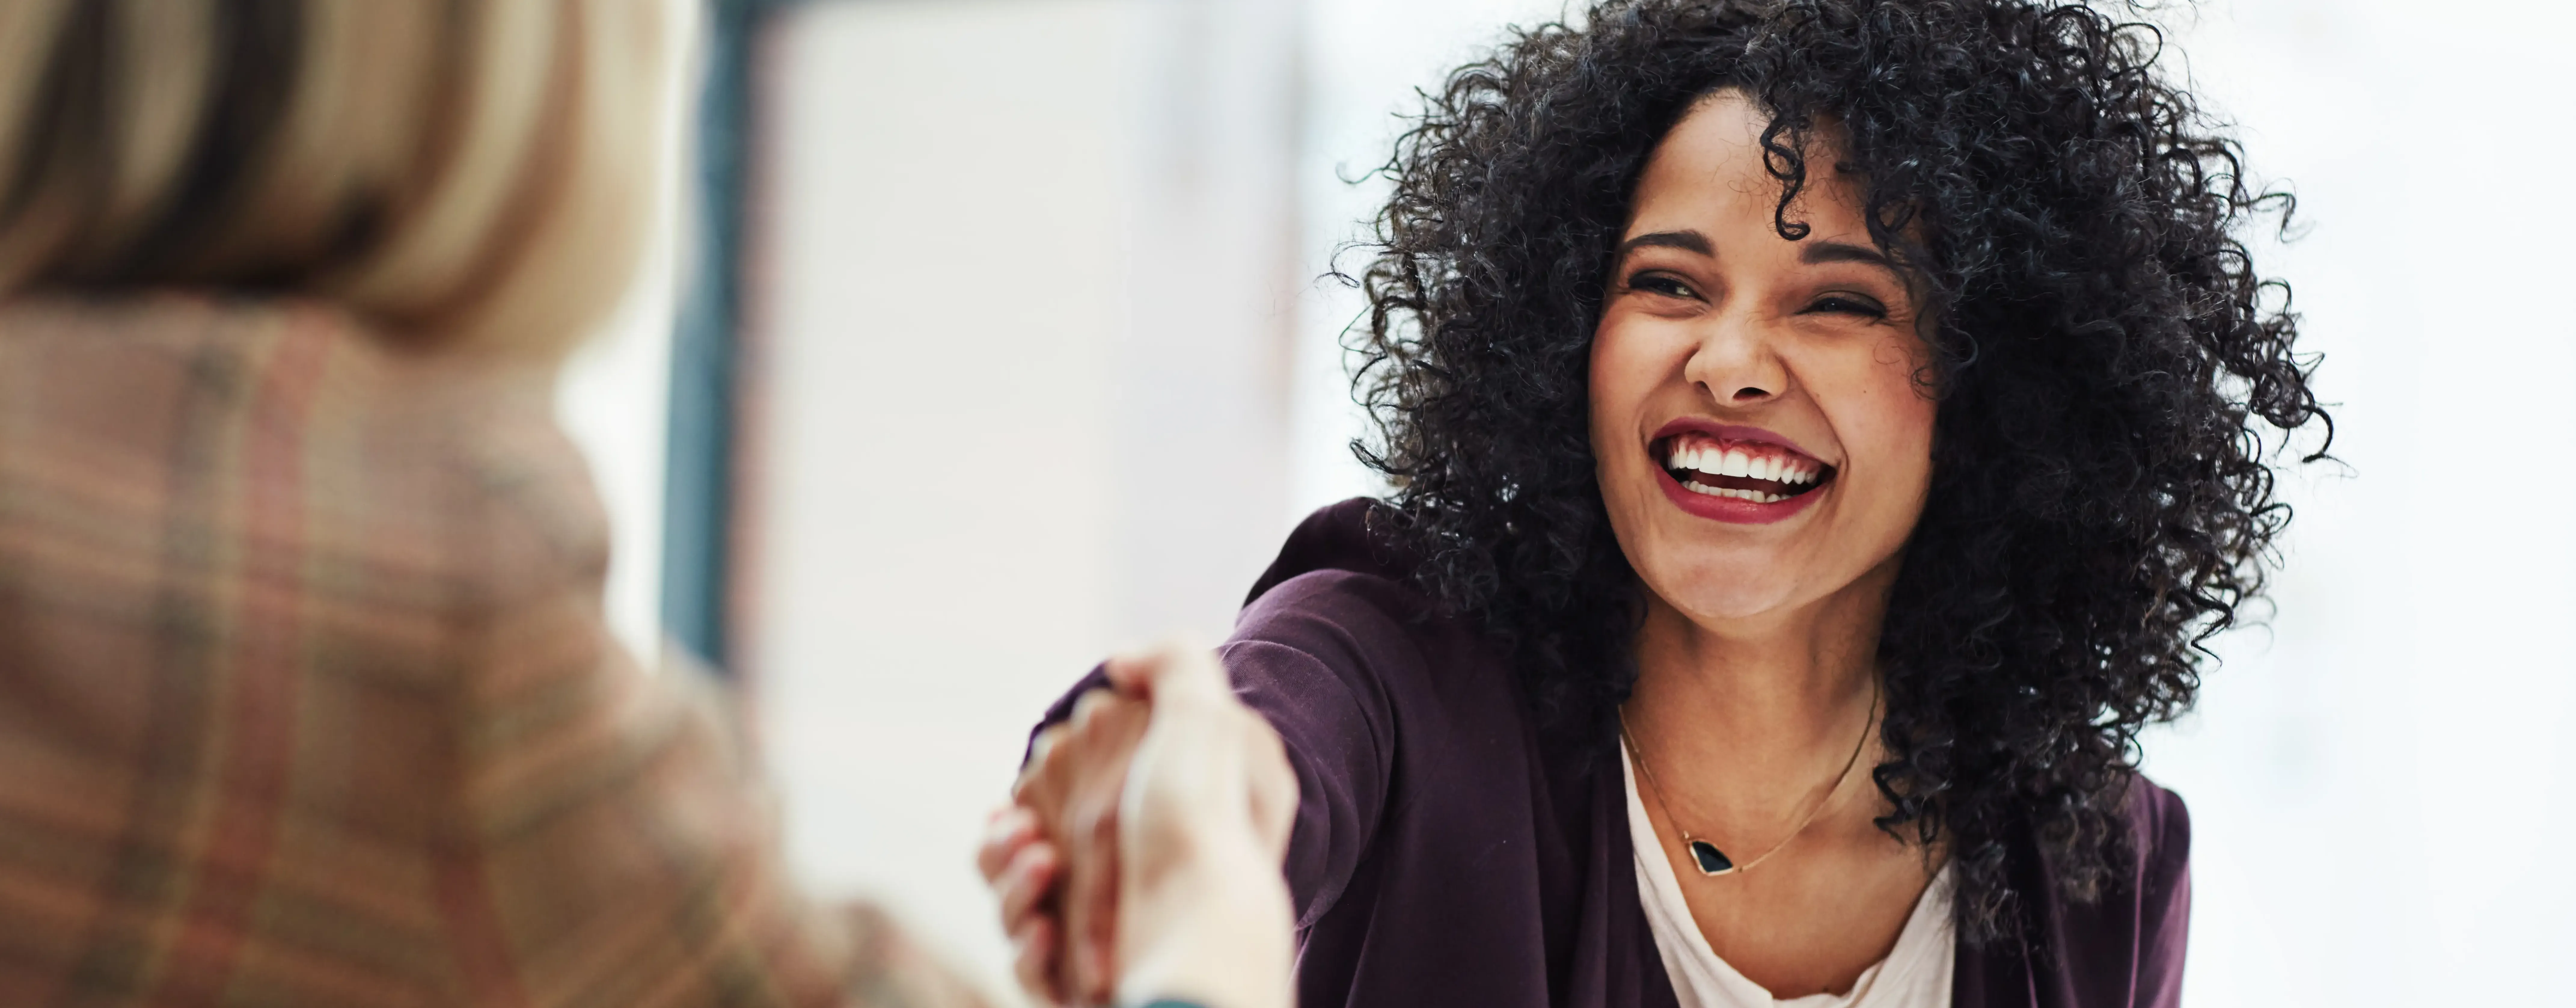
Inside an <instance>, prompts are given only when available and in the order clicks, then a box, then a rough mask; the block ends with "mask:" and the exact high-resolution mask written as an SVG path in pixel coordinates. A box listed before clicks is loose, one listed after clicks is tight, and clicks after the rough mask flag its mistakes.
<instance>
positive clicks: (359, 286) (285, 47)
mask: <svg viewBox="0 0 2576 1008" xmlns="http://www.w3.org/2000/svg"><path fill="white" fill-rule="evenodd" d="M666 2H667V0H0V294H16V293H20V292H26V291H33V290H69V291H81V292H122V291H132V290H141V289H148V288H159V287H189V288H199V289H207V288H212V289H218V290H228V291H243V290H246V291H258V292H269V293H276V294H282V295H291V296H303V297H316V298H321V299H325V300H329V301H332V302H336V303H338V304H340V305H342V306H343V307H345V308H347V309H349V310H350V311H352V312H354V313H355V314H357V315H358V316H360V317H361V318H363V319H365V320H367V321H368V322H370V323H371V324H373V325H375V326H377V327H379V328H381V329H383V330H384V331H386V332H387V333H390V334H392V335H394V336H395V337H396V338H399V339H405V340H410V341H416V342H421V343H439V344H451V343H468V344H480V345H485V346H494V347H503V348H509V349H520V350H538V351H541V352H554V351H560V350H561V349H563V348H564V347H566V346H569V345H570V344H571V343H572V342H573V341H575V340H577V339H579V338H580V337H581V336H582V335H584V334H586V333H587V332H588V330H589V328H590V327H591V326H593V325H595V324H596V323H597V322H598V321H599V319H600V317H601V316H602V315H604V314H605V312H606V310H607V309H608V308H609V307H611V306H612V305H613V303H614V301H615V300H616V299H617V298H618V297H619V296H620V295H621V294H622V293H623V292H624V291H625V289H626V287H627V285H628V282H629V281H630V280H631V279H632V274H633V272H634V269H635V265H636V257H637V252H638V249H639V247H640V246H641V245H642V243H643V239H644V237H645V235H644V230H645V229H646V228H647V227H648V226H649V225H650V223H651V220H652V214H651V208H652V203H651V200H652V198H653V196H654V194H655V192H656V191H657V188H658V182H659V180H658V177H657V176H658V172H657V168H658V165H659V162H660V160H661V158H660V157H659V154H660V145H659V143H658V142H657V140H658V139H659V137H660V136H661V132H660V127H661V126H662V125H663V124H662V122H661V120H662V103H661V101H660V98H661V95H662V93H663V92H662V87H661V85H662V81H663V78H664V75H665V74H667V73H668V72H669V64H670V62H671V60H670V52H669V50H670V49H671V47H672V40H671V39H670V38H669V34H670V31H671V26H670V24H669V23H668V22H669V21H670V20H671V19H670V18H669V17H668V16H667V11H666V9H665V3H666Z"/></svg>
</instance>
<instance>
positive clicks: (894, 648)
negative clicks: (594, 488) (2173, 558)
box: [739, 0, 1295, 978]
mask: <svg viewBox="0 0 2576 1008" xmlns="http://www.w3.org/2000/svg"><path fill="white" fill-rule="evenodd" d="M1288 9H1289V8H1287V7H1285V6H1284V5H1279V4H1263V3H1248V4H1247V3H1234V4H1205V3H1194V2H1166V0H978V2H972V3H960V2H947V0H941V2H930V0H909V2H908V0H883V2H868V3H838V4H835V3H818V4H811V5H807V6H804V7H800V8H797V9H795V10H793V11H792V12H790V13H788V14H785V15H783V16H782V17H781V19H780V22H779V23H778V24H777V25H776V29H775V33H774V34H773V35H772V36H771V37H770V38H769V39H768V40H767V43H768V47H767V48H766V49H765V50H764V51H763V54H762V57H761V61H760V65H761V66H762V67H763V68H764V73H765V75H766V77H765V79H764V81H763V82H762V93H763V94H765V95H768V96H770V97H769V98H768V99H766V100H765V102H764V106H763V111H762V120H761V122H760V123H759V124H758V125H759V133H760V135H761V136H762V137H764V138H765V139H764V140H763V141H762V142H761V144H760V149H759V150H758V152H757V153H758V158H757V161H756V163H757V164H758V165H760V166H761V167H760V168H759V169H758V170H759V172H760V173H761V177H760V178H759V180H758V181H757V182H756V183H755V188H756V190H757V192H758V193H759V196H758V198H757V201H756V202H757V205H758V206H760V207H762V208H763V209H761V210H760V211H759V212H758V213H757V214H756V216H755V219H754V221H753V223H752V227H751V232H752V233H751V236H750V238H749V240H748V241H749V245H750V255H751V257H752V266H753V268H752V273H751V275H752V277H753V280H752V281H751V283H750V285H749V289H748V290H747V291H746V296H747V298H748V300H749V304H750V305H751V311H752V318H751V320H750V329H749V333H748V338H749V339H750V341H751V343H750V346H751V356H750V357H749V358H748V363H749V366H750V367H751V368H753V369H754V373H755V374H757V375H758V376H759V380H760V381H761V382H762V383H763V385H764V388H763V391H762V392H761V393H760V394H759V395H757V396H756V397H755V399H754V401H753V403H752V406H751V414H750V422H751V424H752V428H751V430H752V435H751V436H752V437H753V438H754V441H753V443H752V446H751V447H750V448H749V450H750V451H751V452H752V453H753V455H752V460H753V461H752V468H753V471H754V474H755V475H754V476H753V478H752V481H751V484H750V486H749V494H750V495H749V496H748V497H747V498H746V499H745V504H744V507H745V509H746V510H745V514H746V517H747V519H748V520H749V522H750V523H751V524H750V526H749V527H750V528H751V529H753V530H754V531H755V540H754V541H753V542H752V543H751V544H750V549H749V550H748V552H747V553H746V557H747V561H748V567H747V571H748V573H747V575H746V577H745V580H744V583H743V587H744V589H745V590H747V591H748V592H749V593H750V594H749V596H748V600H749V603H750V604H749V605H748V607H747V610H748V612H749V613H750V617H749V619H748V624H747V626H745V627H744V628H743V631H742V633H741V634H740V635H739V639H740V640H741V641H742V642H743V644H744V645H745V647H746V649H747V652H748V657H747V660H746V661H745V662H744V663H743V664H744V665H745V667H746V670H747V672H748V674H749V675H750V676H751V679H752V682H753V684H754V687H755V689H756V692H757V694H758V701H759V710H760V712H761V715H762V722H763V729H764V733H765V739H764V741H765V751H766V753H767V756H768V758H769V761H770V764H771V766H772V767H773V768H774V770H775V771H776V773H777V775H778V777H779V779H780V782H781V784H782V785H783V788H784V791H785V797H786V799H787V808H788V816H789V823H788V825H789V833H788V835H789V844H790V853H791V855H792V857H793V858H794V860H795V861H796V863H797V864H798V866H799V867H800V869H801V870H803V871H804V872H805V873H806V874H807V875H808V876H809V877H810V878H811V879H813V880H814V881H815V882H816V883H817V884H818V885H819V886H820V887H822V888H823V889H824V890H825V891H827V892H832V893H853V892H865V893H870V894H874V895H876V896H878V897H880V898H884V899H886V900H888V901H890V902H891V903H893V904H894V905H895V906H897V907H898V908H900V909H902V910H904V911H906V912H908V913H909V915H910V916H911V917H912V918H913V919H914V920H915V921H916V922H918V923H919V924H920V926H921V927H923V928H924V930H925V931H926V932H927V933H928V934H929V935H930V936H931V937H932V938H933V939H934V940H936V941H938V942H940V943H942V944H944V945H946V946H947V947H949V948H950V949H952V950H956V951H958V952H960V953H962V954H964V955H966V956H968V957H969V958H971V959H972V960H974V961H975V962H977V963H978V964H980V965H981V966H983V967H984V968H985V969H987V970H988V971H989V974H990V975H991V976H993V977H995V978H1000V977H1003V976H1005V975H1007V971H1006V966H1007V962H1008V958H1007V956H1008V953H1007V949H1006V948H1005V946H1004V943H1003V940H1002V936H1001V935H1000V933H999V929H998V927H997V926H996V924H995V918H994V914H993V909H992V905H991V903H990V901H989V899H988V898H987V897H986V895H985V892H984V889H983V886H982V883H981V881H980V879H978V878H977V877H976V876H975V875H974V872H973V869H972V866H971V864H970V858H971V854H972V850H973V844H974V840H975V838H976V837H977V835H978V831H979V830H980V828H981V825H982V819H983V815H984V813H985V812H986V811H987V810H989V809H990V808H992V807H994V806H995V805H997V804H998V803H1000V802H1001V801H1002V800H1004V798H1005V797H1006V794H1007V789H1008V785H1009V783H1010V780H1011V777H1012V775H1013V773H1014V771H1015V769H1016V766H1017V764H1018V755H1019V752H1020V747H1021V743H1022V740H1023V739H1024V738H1025V737H1026V734H1027V731H1028V728H1029V726H1030V724H1031V722H1032V721H1033V720H1034V719H1035V717H1036V716H1037V714H1038V713H1039V712H1040V711H1041V710H1042V709H1043V708H1044V706H1045V705H1046V703H1047V702H1048V701H1049V700H1050V699H1052V698H1053V697H1054V696H1055V695H1056V694H1058V693H1060V692H1061V691H1063V690H1064V689H1065V688H1067V687H1069V686H1070V685H1071V684H1072V682H1073V681H1074V679H1075V678H1076V677H1077V676H1079V675H1080V674H1081V673H1082V672H1083V671H1084V670H1085V669H1087V668H1089V667H1090V666H1091V665H1092V664H1093V663H1095V662H1096V661H1098V660H1099V659H1100V658H1101V657H1103V656H1104V655H1105V654H1106V653H1107V652H1108V651H1109V650H1110V649H1111V648H1113V647H1115V646H1119V645H1123V644H1133V643H1141V642H1143V640H1144V639H1146V638H1147V637H1149V636H1151V635H1154V634H1158V633H1162V632H1168V631H1170V630H1174V629H1186V630H1192V631H1196V632H1197V633H1199V634H1200V635H1201V636H1203V637H1208V638H1213V637H1215V636H1217V635H1219V634H1221V633H1222V632H1223V631H1224V629H1225V628H1226V627H1227V626H1228V625H1229V624H1230V623H1231V617H1232V613H1233V610H1234V607H1235V605H1236V603H1237V601H1238V600H1239V599H1240V598H1241V595H1242V592H1243V591H1244V589H1245V588H1246V587H1247V586H1248V585H1249V584H1250V582H1251V580H1252V578H1253V576H1254V575H1255V574H1257V573H1258V572H1259V570H1260V569H1261V567H1262V566H1263V565H1264V564H1265V563H1266V562H1267V561H1268V559H1269V556H1270V553H1271V551H1272V550H1273V549H1275V547H1276V536H1277V533H1278V529H1279V526H1280V524H1281V521H1282V519H1281V517H1280V511H1281V509H1282V507H1283V506H1284V503H1285V491H1284V489H1283V488H1284V486H1285V483H1286V478H1285V475H1284V473H1285V467H1284V464H1283V460H1284V457H1285V448H1284V438H1285V404H1286V401H1287V397H1288V392H1287V389H1286V387H1285V383H1284V382H1283V381H1282V380H1281V378H1280V376H1281V374H1282V368H1281V366H1280V363H1279V362H1280V360H1281V359H1282V358H1284V357H1285V355H1286V353H1287V346H1286V341H1287V338H1288V333H1289V332H1290V329H1289V328H1288V326H1289V319H1290V315H1289V309H1290V308H1291V306H1292V304H1293V298H1292V293H1291V291H1292V284H1291V283H1290V282H1289V281H1288V279H1287V278H1288V277H1289V275H1290V270H1291V266H1292V265H1293V262H1294V256H1295V246H1294V244H1293V241H1294V239H1293V225H1294V203H1293V197H1292V193H1291V191H1290V190H1289V189H1288V187H1287V178H1288V154H1287V151H1288V150H1289V148H1290V146H1291V144H1293V142H1294V133H1293V132H1292V125H1291V120H1290V118H1289V116H1290V114H1291V113H1292V111H1293V108H1292V99H1293V95H1292V94H1291V93H1290V91H1289V89H1288V81H1289V76H1288V75H1289V73H1290V72H1291V71H1292V70H1293V67H1292V65H1291V64H1290V63H1289V54H1290V52H1292V50H1288V49H1283V48H1280V47H1278V45H1277V43H1276V36H1275V33H1276V31H1277V30H1279V29H1281V28H1283V27H1285V28H1288V29H1292V30H1293V28H1294V22H1293V19H1290V18H1287V17H1284V16H1283V14H1282V12H1284V11H1286V10H1288Z"/></svg>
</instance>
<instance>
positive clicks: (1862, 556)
mask: <svg viewBox="0 0 2576 1008" xmlns="http://www.w3.org/2000/svg"><path fill="white" fill-rule="evenodd" d="M1764 125H1765V121H1764V119H1763V117H1762V116H1761V114H1760V113H1759V111H1758V110H1756V109H1755V108H1754V107H1753V105H1752V104H1751V103H1750V102H1749V101H1747V100H1746V99H1745V98H1744V97H1743V96H1742V95H1741V94H1740V93H1737V92H1733V91H1727V92H1720V93H1718V94H1717V95H1715V96H1712V97H1710V98H1708V99H1706V100H1703V101H1702V102H1700V104H1699V105H1698V106H1697V107H1696V108H1695V109H1693V110H1692V112H1691V113H1690V115H1689V116H1688V117H1687V118H1685V119H1683V120H1682V122H1681V124H1680V125H1679V126H1676V127H1675V128H1674V129H1673V132H1672V134H1671V135H1670V136H1668V137H1666V138H1665V139H1664V141H1663V144H1662V146H1660V147H1659V148H1657V149H1656V151H1655V154H1654V156H1653V158H1652V159H1651V160H1650V162H1649V163H1648V165H1647V167H1646V171H1645V175H1644V177H1643V178H1642V179H1641V180H1640V181H1639V183H1638V186H1637V195H1636V203H1635V205H1634V207H1632V208H1631V212H1630V216H1629V222H1628V228H1627V231H1626V233H1625V234H1624V235H1623V236H1622V239H1621V244H1620V248H1619V256H1618V260H1617V263H1616V266H1615V267H1614V269H1613V271H1612V272H1611V274H1610V289H1609V291H1608V298H1607V301H1606V305H1605V307H1604V309H1603V311H1602V314H1601V325H1600V328H1599V330H1598V331H1597V332H1596V333H1595V334H1594V337H1593V343H1592V375H1591V382H1592V449H1593V453H1594V456H1595V458H1596V460H1597V464H1598V466H1599V472H1600V480H1601V496H1602V498H1603V500H1604V501H1605V502H1606V503H1607V504H1608V506H1609V512H1610V523H1611V527H1612V528H1613V530H1614V531H1615V532H1616V533H1617V535H1618V537H1619V546H1620V548H1621V549H1622V550H1623V551H1624V552H1625V553H1626V554H1627V557H1628V562H1629V563H1630V565H1632V566H1633V567H1635V568H1636V570H1637V572H1638V574H1639V575H1640V576H1641V577H1643V578H1644V580H1645V583H1646V587H1647V588H1648V589H1649V590H1651V591H1652V592H1653V593H1654V594H1655V596H1656V597H1657V598H1659V599H1660V600H1662V602H1663V603H1664V604H1666V605H1669V606H1671V607H1672V608H1674V609H1677V610H1679V611H1680V612H1681V613H1682V614H1684V615H1686V616H1688V617H1690V618H1691V620H1692V621H1693V622H1695V623H1698V624H1701V625H1702V626H1710V627H1716V626H1721V625H1725V624H1730V623H1742V622H1745V621H1757V620H1763V619H1764V618H1766V617H1780V616H1787V615H1789V614H1792V613H1795V612H1797V611H1800V610H1802V609H1804V608H1806V607H1808V606H1810V605H1811V604H1813V603H1816V602H1818V601H1820V600H1824V599H1826V598H1828V597H1831V596H1834V595H1836V593H1838V592H1842V591H1843V590H1844V589H1846V588H1850V587H1852V586H1853V585H1854V584H1856V583H1859V582H1861V581H1863V579H1864V578H1869V581H1870V584H1872V585H1875V586H1879V587H1882V588H1883V586H1884V584H1885V583H1886V580H1885V578H1884V577H1871V575H1873V574H1878V575H1892V574H1893V573H1894V571H1895V564H1896V555H1897V551H1898V549H1899V548H1900V547H1902V546H1903V545H1904V542H1905V538H1906V536H1907V535H1908V534H1910V533H1911V532H1912V531H1913V528H1914V522H1915V518H1916V517H1917V516H1918V515H1920V514H1921V513H1922V510H1923V498H1924V493H1925V489H1926V487H1927V486H1928V485H1929V484H1930V482H1931V475H1932V426H1933V413H1934V403H1933V401H1932V400H1931V398H1930V397H1929V396H1928V395H1927V394H1926V393H1925V392H1924V391H1923V390H1922V389H1921V388H1920V387H1919V386H1918V384H1917V380H1916V376H1917V374H1918V372H1919V370H1920V368H1921V366H1922V364H1923V363H1924V361H1925V356H1924V353H1925V344H1924V340H1923V338H1922V335H1921V333H1920V331H1919V329H1918V321H1917V316H1916V312H1915V304H1914V298H1913V296H1912V294H1911V292H1910V289H1909V285H1908V284H1907V283H1906V281H1905V278H1904V277H1903V276H1902V275H1900V274H1899V273H1898V272H1897V270H1896V269H1895V268H1894V267H1893V266H1892V265H1890V264H1889V262H1888V261H1887V259H1886V257H1885V256H1884V255H1882V254H1881V253H1880V252H1879V251H1878V250H1877V248H1876V247H1875V246H1874V245H1873V244H1872V243H1871V241H1870V239H1869V232H1868V229H1867V227H1866V226H1865V225H1864V224H1863V221H1862V216H1861V209H1860V204H1859V199H1860V194H1859V191H1858V180H1855V179H1847V178H1842V177H1840V176H1837V175H1835V174H1833V170H1832V167H1831V166H1832V165H1833V164H1834V162H1835V158H1834V157H1833V156H1832V154H1833V151H1832V150H1830V149H1829V148H1828V147H1827V146H1826V145H1824V144H1823V143H1821V142H1819V143H1817V144H1815V145H1814V149H1812V150H1810V152H1809V156H1808V158H1807V163H1808V165H1809V169H1810V179H1809V185H1808V187H1807V189H1806V191H1805V194H1804V195H1803V196H1802V197H1801V198H1800V200H1799V202H1798V203H1797V204H1795V205H1793V206H1792V207H1791V210H1790V214H1789V219H1791V220H1793V221H1804V222H1805V223H1807V224H1808V225H1810V226H1811V227H1812V229H1813V230H1811V231H1810V232H1809V233H1808V234H1807V236H1806V238H1805V239H1804V240H1801V241H1790V240H1787V239H1785V238H1782V237H1781V236H1780V234H1779V232H1778V231H1777V230H1776V229H1775V228H1774V227H1773V223H1772V214H1773V211H1774V209H1775V208H1776V207H1777V204H1778V202H1779V194H1780V183H1779V182H1778V180H1776V179H1774V178H1773V177H1772V176H1771V175H1770V174H1769V173H1768V172H1766V171H1764V169H1763V159H1762V151H1761V146H1760V137H1761V134H1762V129H1763V127H1764Z"/></svg>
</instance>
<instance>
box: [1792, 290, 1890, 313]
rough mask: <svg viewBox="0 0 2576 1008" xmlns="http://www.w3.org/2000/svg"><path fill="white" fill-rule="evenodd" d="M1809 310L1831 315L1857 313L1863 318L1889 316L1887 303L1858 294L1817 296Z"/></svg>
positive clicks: (1808, 307)
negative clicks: (1882, 303) (1880, 302)
mask: <svg viewBox="0 0 2576 1008" xmlns="http://www.w3.org/2000/svg"><path fill="white" fill-rule="evenodd" d="M1807 310H1808V311H1809V312H1822V313H1825V314H1829V315H1855V316H1859V317H1861V318H1870V319H1883V318H1886V317H1887V307H1886V306H1885V305H1881V304H1879V303H1878V302H1877V301H1874V300H1871V299H1869V298H1865V297H1862V296H1860V295H1857V294H1827V295H1825V296H1824V297H1820V298H1817V299H1816V303H1814V304H1812V305H1808V306H1807Z"/></svg>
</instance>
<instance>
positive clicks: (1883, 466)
mask: <svg viewBox="0 0 2576 1008" xmlns="http://www.w3.org/2000/svg"><path fill="white" fill-rule="evenodd" d="M1926 363H1927V362H1926V360H1925V358H1924V349H1923V345H1922V343H1921V342H1920V341H1918V340H1913V339H1890V340H1887V341H1885V342H1883V343H1881V344H1879V345H1878V346H1876V347H1874V348H1872V352H1871V354H1870V358H1869V361H1868V362H1867V364H1866V365H1865V366H1864V367H1862V368H1859V369H1857V371H1858V373H1857V374H1855V375H1854V376H1853V377H1854V378H1855V381H1854V387H1855V388H1854V391H1855V392H1856V393H1857V394H1856V395H1854V396H1852V397H1851V401H1850V402H1849V403H1848V404H1847V405H1846V408H1845V412H1847V413H1850V414H1853V415H1852V416H1850V418H1849V419H1850V421H1851V422H1850V423H1849V424H1848V426H1847V427H1846V429H1851V430H1856V431H1861V432H1864V434H1863V437H1862V438H1861V440H1862V441H1863V442H1864V443H1862V444H1855V445H1851V446H1849V447H1851V448H1852V449H1853V450H1854V452H1855V454H1860V453H1863V452H1865V453H1866V454H1867V455H1868V456H1870V457H1871V458H1872V459H1873V460H1874V461H1875V463H1876V464H1875V465H1873V466H1871V468H1872V469H1874V470H1876V471H1877V476H1878V477H1879V478H1880V480H1882V481H1884V483H1885V484H1888V485H1889V487H1888V488H1889V489H1891V490H1893V489H1898V488H1900V487H1911V488H1914V489H1916V490H1918V491H1919V490H1920V489H1921V488H1922V487H1924V486H1926V485H1928V484H1929V483H1930V482H1931V478H1932V430H1933V425H1934V421H1935V420H1936V419H1937V417H1938V415H1939V412H1940V406H1939V404H1938V403H1936V402H1934V401H1933V399H1932V396H1931V394H1930V393H1929V391H1928V390H1927V389H1926V388H1925V387H1924V386H1923V384H1922V382H1921V381H1920V380H1919V379H1920V376H1921V375H1922V374H1923V367H1924V365H1925V364H1926ZM1837 426H1844V425H1841V424H1838V425H1837ZM1920 506H1921V505H1920V501H1919V500H1918V501H1917V502H1916V503H1915V507H1916V508H1917V509H1919V508H1920Z"/></svg>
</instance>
